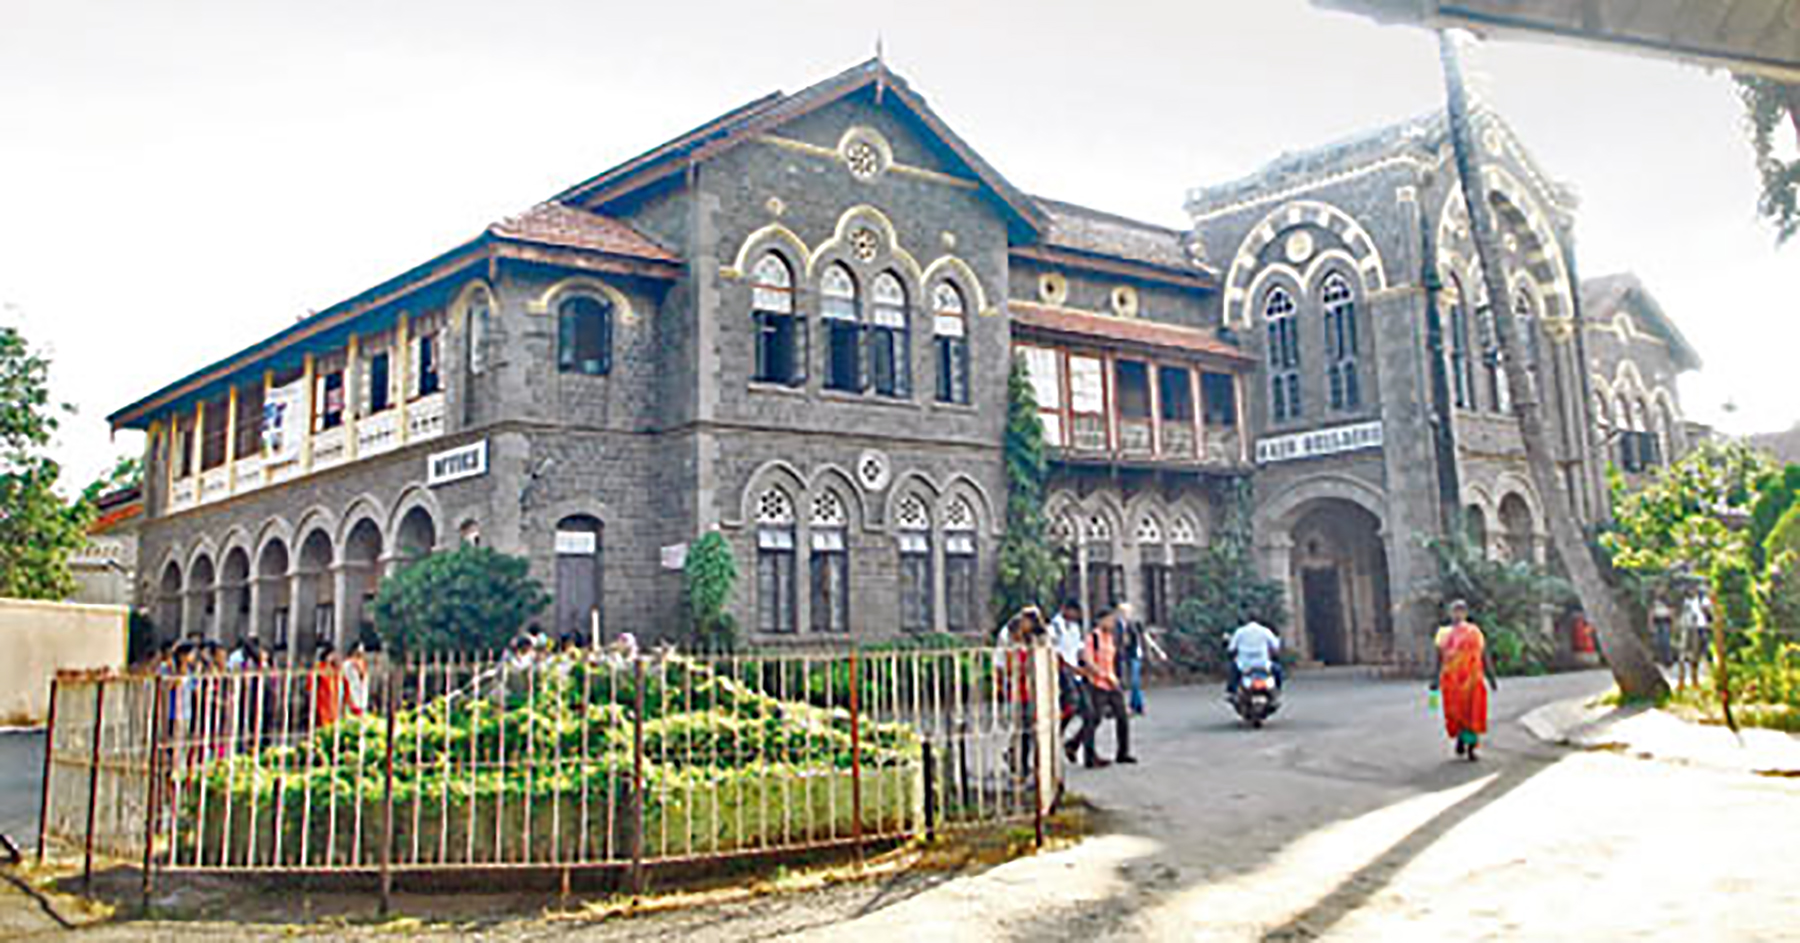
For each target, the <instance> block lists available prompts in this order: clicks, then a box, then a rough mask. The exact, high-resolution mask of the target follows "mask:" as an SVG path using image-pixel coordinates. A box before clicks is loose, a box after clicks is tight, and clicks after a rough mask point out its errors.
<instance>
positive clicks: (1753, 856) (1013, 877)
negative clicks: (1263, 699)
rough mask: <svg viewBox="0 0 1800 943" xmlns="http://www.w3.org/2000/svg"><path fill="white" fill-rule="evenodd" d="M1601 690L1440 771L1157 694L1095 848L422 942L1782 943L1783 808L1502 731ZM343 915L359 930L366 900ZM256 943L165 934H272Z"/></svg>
mask: <svg viewBox="0 0 1800 943" xmlns="http://www.w3.org/2000/svg"><path fill="white" fill-rule="evenodd" d="M1606 684H1607V679H1606V677H1605V676H1604V675H1601V674H1592V673H1590V674H1583V675H1568V676H1561V677H1557V678H1546V679H1529V680H1518V681H1508V682H1506V683H1505V684H1504V686H1503V688H1502V690H1501V691H1500V692H1499V695H1498V697H1497V698H1496V699H1495V703H1494V715H1495V716H1494V735H1493V736H1492V737H1491V739H1490V743H1489V745H1488V747H1487V749H1486V750H1485V751H1484V754H1483V759H1482V761H1481V762H1480V763H1476V764H1469V763H1464V762H1461V761H1458V760H1456V759H1454V758H1453V757H1452V756H1451V755H1450V751H1449V748H1448V743H1447V741H1446V740H1445V739H1444V738H1443V735H1442V732H1441V728H1440V727H1439V725H1438V722H1437V720H1436V717H1435V715H1433V714H1431V713H1430V712H1428V711H1427V710H1426V707H1425V704H1424V696H1423V694H1424V692H1423V691H1422V689H1421V687H1420V685H1418V684H1417V683H1416V682H1377V681H1370V680H1358V679H1353V678H1344V677H1320V676H1316V675H1315V676H1302V677H1300V678H1299V679H1297V680H1296V682H1295V683H1294V685H1293V689H1292V690H1291V691H1290V696H1289V704H1288V708H1287V709H1286V710H1285V711H1284V712H1283V713H1282V714H1281V715H1279V716H1278V717H1277V719H1276V720H1275V721H1273V722H1272V723H1271V724H1270V726H1268V727H1267V728H1265V729H1263V730H1261V731H1249V730H1245V729H1242V728H1240V727H1239V726H1238V725H1237V724H1236V723H1235V721H1234V719H1233V718H1232V717H1231V715H1230V714H1229V712H1228V711H1227V709H1226V708H1225V706H1224V704H1223V703H1221V702H1220V701H1219V699H1218V695H1217V692H1216V691H1215V690H1212V689H1206V690H1201V689H1197V688H1193V689H1181V690H1165V691H1157V692H1154V693H1153V696H1152V698H1151V716H1150V717H1148V718H1146V719H1145V720H1144V722H1143V723H1141V724H1140V725H1139V726H1138V727H1137V729H1136V730H1135V731H1134V732H1135V734H1136V736H1135V737H1134V739H1135V740H1136V741H1137V742H1138V753H1139V756H1140V757H1141V758H1142V759H1143V764H1142V765H1141V766H1137V767H1113V768H1111V769H1106V770H1096V771H1088V770H1076V771H1074V772H1073V774H1072V776H1071V787H1072V788H1073V789H1074V790H1076V791H1078V792H1079V793H1081V794H1083V795H1085V796H1087V797H1089V798H1090V799H1091V800H1092V802H1093V803H1094V804H1095V805H1097V806H1098V807H1100V808H1101V809H1102V810H1104V811H1103V813H1102V814H1101V816H1100V817H1099V825H1100V833H1099V834H1097V835H1095V836H1094V837H1092V838H1089V839H1087V840H1085V841H1083V842H1081V843H1079V844H1077V845H1074V846H1072V847H1069V848H1065V849H1062V850H1058V851H1054V852H1051V853H1047V854H1043V855H1038V856H1034V857H1031V858H1025V859H1021V860H1017V861H1013V862H1010V863H1008V864H1005V865H1002V866H1000V867H996V868H993V869H990V870H988V871H985V872H982V873H979V874H976V875H973V876H966V877H955V878H952V877H950V876H947V875H929V874H926V875H919V874H915V875H908V876H906V877H904V878H901V879H896V880H892V881H888V882H885V883H875V884H859V885H853V886H849V887H843V888H836V889H831V890H827V891H820V892H811V893H805V894H792V895H785V896H778V897H774V898H767V899H761V900H755V901H750V902H743V903H736V904H730V905H725V906H715V907H709V908H703V909H697V910H690V911H687V912H683V913H677V914H672V915H667V916H662V917H655V918H643V919H635V920H623V921H620V920H614V921H607V922H604V923H584V922H581V921H571V920H559V921H553V922H546V921H543V920H538V919H530V918H515V919H500V920H492V919H489V920H480V921H479V923H478V924H477V925H474V926H472V925H471V924H469V923H466V922H465V923H462V924H460V925H440V926H438V927H435V928H426V932H427V933H428V934H430V933H432V931H433V930H435V931H436V934H435V935H442V936H445V937H446V938H448V937H452V936H457V935H460V934H462V933H466V932H469V931H470V930H476V931H477V932H478V933H479V935H481V936H483V937H485V938H491V939H509V940H524V939H531V940H540V939H550V938H555V939H562V938H581V939H606V940H627V939H658V938H665V937H680V938H683V939H688V940H738V939H753V938H754V939H769V938H781V939H808V940H813V939H817V940H854V941H856V943H882V941H888V940H892V941H896V943H898V941H911V940H917V939H930V940H934V941H937V940H1009V939H1011V940H1020V941H1033V943H1036V941H1043V940H1070V941H1080V943H1096V941H1106V940H1128V939H1178V940H1265V941H1267V940H1275V941H1285V940H1310V939H1318V938H1329V939H1348V940H1383V941H1387V940H1396V939H1398V940H1410V939H1419V940H1432V941H1438V940H1471V939H1478V940H1487V939H1492V940H1512V939H1533V940H1539V939H1569V940H1583V941H1592V940H1597V939H1604V940H1613V939H1630V938H1637V939H1679V940H1690V939H1703V940H1714V939H1734V940H1735V939H1750V940H1756V939H1795V938H1797V937H1800V922H1796V921H1797V920H1800V918H1796V917H1795V916H1794V915H1795V914H1800V856H1796V855H1795V854H1794V852H1793V850H1794V848H1796V847H1800V784H1796V783H1795V782H1794V781H1792V780H1776V779H1767V778H1759V777H1754V776H1749V775H1744V774H1726V773H1722V772H1716V771H1707V770H1700V769H1691V768H1683V767H1680V766H1675V765H1671V764H1666V763H1657V762H1648V761H1644V760H1640V759H1635V758H1631V757H1626V756H1620V755H1616V754H1611V753H1605V752H1601V753H1592V752H1586V753H1575V752H1570V751H1567V750H1563V749H1560V748H1555V747H1550V746H1546V745H1543V744H1541V743H1539V742H1537V741H1535V740H1533V739H1531V738H1530V736H1529V734H1527V733H1526V732H1525V731H1524V730H1523V729H1522V728H1521V727H1520V726H1519V724H1518V723H1517V720H1518V718H1519V717H1521V716H1522V715H1523V714H1524V713H1526V712H1527V711H1529V710H1531V709H1532V708H1535V707H1537V706H1538V705H1541V704H1544V703H1548V702H1550V701H1553V700H1559V699H1563V698H1568V697H1577V696H1585V695H1589V694H1592V693H1596V692H1598V691H1600V690H1602V689H1603V688H1604V687H1605V686H1606ZM1103 742H1104V741H1103ZM307 906H312V905H311V904H308V905H307ZM354 906H355V907H356V908H357V910H358V911H362V912H366V910H365V908H366V907H367V901H366V900H365V901H361V902H359V903H356V904H355V905H354ZM401 909H402V911H404V910H406V909H407V908H406V905H405V903H404V902H402V904H401ZM224 912H227V913H233V914H242V913H243V910H242V909H240V908H238V907H233V908H229V909H226V910H225V911H224ZM312 912H313V913H315V914H317V913H319V912H320V911H318V910H314V911H312ZM290 919H291V918H290ZM263 920H264V921H266V922H259V923H257V924H255V925H252V926H245V925H241V924H233V923H226V922H206V921H200V922H191V923H183V924H181V925H180V932H181V934H182V935H183V936H193V937H202V938H206V937H216V938H229V937H238V936H242V935H254V934H266V935H269V936H282V935H285V934H288V933H291V932H292V929H291V928H284V927H280V926H278V924H279V923H281V922H283V921H281V920H278V919H270V918H266V917H265V918H263ZM171 929H174V928H173V927H160V928H159V927H145V926H142V925H125V926H118V927H113V928H109V929H108V930H105V931H101V932H100V933H98V934H93V933H90V935H96V936H100V937H102V938H106V939H111V938H114V937H117V938H120V939H125V938H130V937H132V936H134V935H137V934H141V933H144V932H156V931H158V930H171ZM348 929H349V928H346V927H344V926H342V925H337V926H321V927H317V928H316V932H318V933H320V934H323V935H342V934H344V933H345V932H346V931H347V930H348ZM359 932H360V931H359Z"/></svg>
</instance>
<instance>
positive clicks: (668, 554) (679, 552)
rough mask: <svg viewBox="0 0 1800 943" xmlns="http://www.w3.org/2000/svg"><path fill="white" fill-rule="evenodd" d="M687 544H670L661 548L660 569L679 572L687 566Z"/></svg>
mask: <svg viewBox="0 0 1800 943" xmlns="http://www.w3.org/2000/svg"><path fill="white" fill-rule="evenodd" d="M687 550H688V545H687V544H684V543H682V544H670V545H668V546H667V547H664V548H662V568H663V569H665V570H679V569H682V568H683V567H685V566H687Z"/></svg>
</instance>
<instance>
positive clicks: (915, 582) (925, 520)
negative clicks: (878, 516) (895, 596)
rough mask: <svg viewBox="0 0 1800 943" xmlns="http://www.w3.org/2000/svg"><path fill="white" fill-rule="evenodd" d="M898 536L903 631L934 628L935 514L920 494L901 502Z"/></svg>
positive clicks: (920, 630)
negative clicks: (932, 513) (933, 543)
mask: <svg viewBox="0 0 1800 943" xmlns="http://www.w3.org/2000/svg"><path fill="white" fill-rule="evenodd" d="M895 517H896V519H895V531H896V533H895V537H896V540H897V542H898V544H899V548H898V549H899V551H900V628H901V629H903V630H905V631H907V632H929V631H931V629H932V605H931V603H932V595H933V593H932V576H931V512H930V511H929V510H928V509H927V508H926V507H925V502H924V500H923V499H921V498H920V497H919V496H918V495H916V494H909V495H907V496H906V497H904V498H902V499H901V500H900V507H899V511H898V513H897V514H896V516H895Z"/></svg>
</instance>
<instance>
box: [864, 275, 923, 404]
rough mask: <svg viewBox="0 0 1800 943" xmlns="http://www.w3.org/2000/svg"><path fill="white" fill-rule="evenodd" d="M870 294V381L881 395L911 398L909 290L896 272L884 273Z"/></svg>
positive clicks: (876, 277)
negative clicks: (907, 302) (872, 302)
mask: <svg viewBox="0 0 1800 943" xmlns="http://www.w3.org/2000/svg"><path fill="white" fill-rule="evenodd" d="M869 293H870V295H871V296H872V297H873V299H874V302H875V304H874V310H873V313H872V314H873V316H872V317H871V318H870V324H869V330H868V342H869V379H870V382H871V384H872V385H873V386H874V387H875V393H876V395H878V396H892V397H906V396H911V395H912V331H911V328H910V321H911V319H910V317H909V316H908V312H907V306H906V288H905V286H903V285H901V284H900V279H899V277H898V276H896V275H895V274H894V273H893V272H882V273H881V274H880V275H877V276H875V281H874V282H873V283H872V284H871V285H870V292H869Z"/></svg>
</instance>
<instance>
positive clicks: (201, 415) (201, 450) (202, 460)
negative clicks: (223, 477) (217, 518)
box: [191, 399, 206, 504]
mask: <svg viewBox="0 0 1800 943" xmlns="http://www.w3.org/2000/svg"><path fill="white" fill-rule="evenodd" d="M191 470H192V471H193V473H194V503H195V504H199V503H200V479H201V478H204V477H206V400H204V399H202V400H200V401H199V402H197V403H195V404H194V467H193V469H191Z"/></svg>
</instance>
